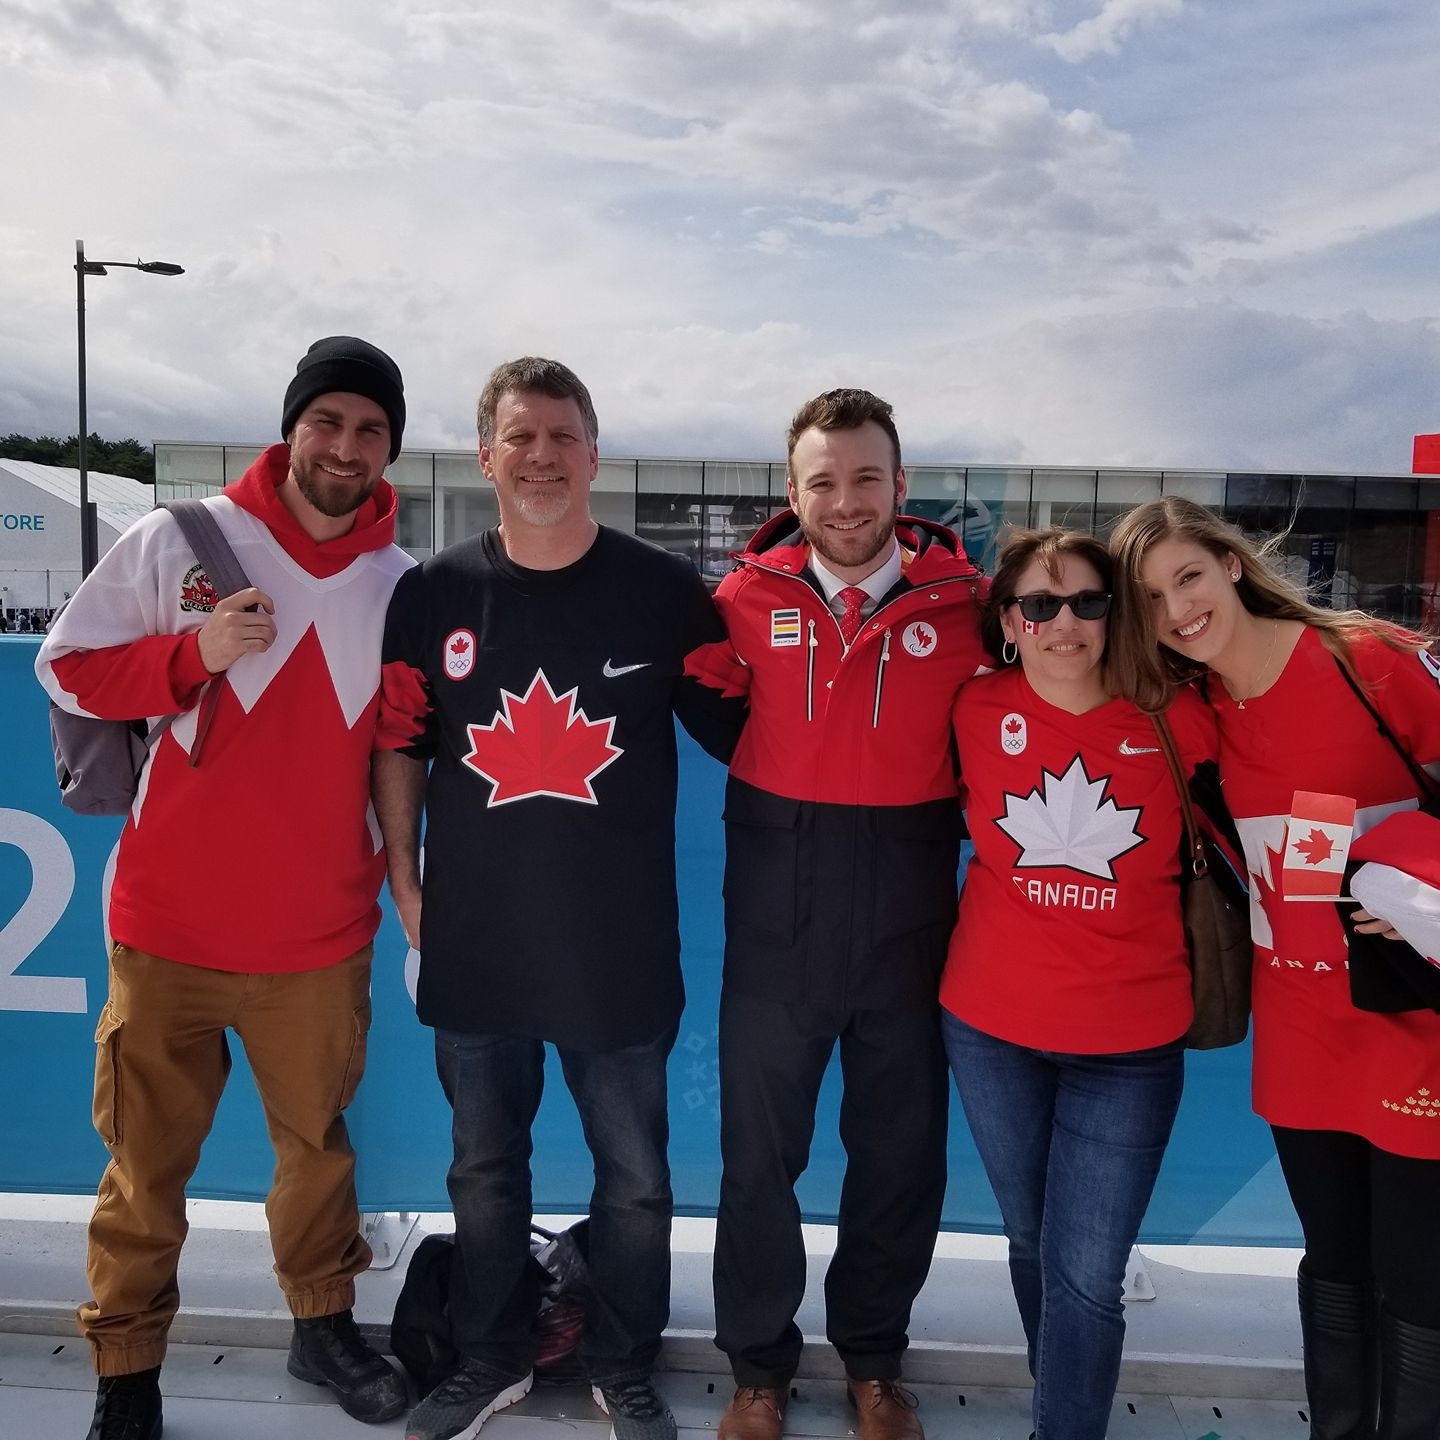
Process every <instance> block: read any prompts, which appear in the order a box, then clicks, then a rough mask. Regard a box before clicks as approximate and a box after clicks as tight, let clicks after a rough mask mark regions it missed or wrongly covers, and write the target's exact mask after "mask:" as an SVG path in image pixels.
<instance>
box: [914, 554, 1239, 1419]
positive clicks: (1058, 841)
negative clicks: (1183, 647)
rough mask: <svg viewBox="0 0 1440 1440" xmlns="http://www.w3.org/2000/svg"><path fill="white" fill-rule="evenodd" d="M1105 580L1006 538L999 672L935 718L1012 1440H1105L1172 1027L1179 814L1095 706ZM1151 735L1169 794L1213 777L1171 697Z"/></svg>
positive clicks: (1149, 753) (956, 998)
mask: <svg viewBox="0 0 1440 1440" xmlns="http://www.w3.org/2000/svg"><path fill="white" fill-rule="evenodd" d="M1110 578H1111V567H1110V558H1109V555H1108V554H1107V552H1106V549H1105V546H1104V545H1103V544H1102V543H1101V542H1100V541H1098V540H1096V539H1094V538H1093V537H1092V536H1089V535H1083V534H1078V533H1076V532H1074V531H1066V530H1061V529H1045V530H1025V531H1019V532H1018V533H1015V534H1013V535H1012V536H1011V537H1010V538H1009V539H1008V541H1007V543H1006V544H1005V545H1004V546H1003V548H1002V550H1001V552H1000V555H999V558H998V565H997V569H996V572H995V577H994V581H993V583H992V586H991V593H990V599H989V602H988V608H987V611H986V614H985V616H984V619H983V621H982V625H983V627H984V633H985V635H986V639H987V642H988V645H989V648H990V649H991V650H992V652H993V653H995V654H996V655H997V656H998V655H1002V653H1003V660H1004V662H1005V663H1004V666H1003V668H1002V669H1000V670H999V671H997V672H996V673H995V674H993V675H987V676H984V677H982V678H980V679H977V680H972V681H970V682H969V683H968V684H966V685H965V686H963V687H962V689H961V691H960V696H959V699H958V700H957V702H956V705H955V712H954V726H955V737H956V741H957V744H958V747H959V753H960V769H961V773H962V775H963V777H964V785H965V789H966V792H967V799H966V814H967V821H968V825H969V829H970V834H971V837H972V839H973V840H974V844H975V856H974V859H973V860H972V861H971V864H970V868H969V871H968V872H967V875H966V880H965V888H964V892H963V894H962V896H961V900H960V909H959V915H958V919H957V923H956V929H955V932H954V935H953V937H952V939H951V943H950V948H949V953H948V957H947V959H946V964H945V972H944V978H943V980H942V982H941V991H940V1000H941V1005H942V1007H943V1012H942V1016H941V1023H942V1027H943V1033H944V1037H945V1046H946V1051H947V1053H948V1056H949V1059H950V1065H951V1069H952V1071H953V1073H954V1077H955V1083H956V1087H957V1089H958V1090H959V1093H960V1099H961V1102H962V1103H963V1105H964V1107H965V1114H966V1116H967V1118H968V1119H969V1122H970V1130H971V1134H972V1135H973V1136H974V1138H975V1144H976V1147H977V1149H978V1150H979V1152H980V1158H981V1160H982V1161H983V1162H984V1165H985V1170H986V1174H987V1175H988V1176H989V1179H990V1184H991V1186H992V1188H993V1189H994V1191H995V1196H996V1199H997V1200H998V1202H999V1205H1000V1212H1001V1216H1002V1218H1003V1221H1004V1226H1005V1234H1006V1236H1007V1237H1008V1239H1009V1242H1010V1275H1011V1281H1012V1284H1013V1287H1014V1291H1015V1300H1016V1304H1017V1306H1018V1307H1019V1311H1020V1318H1021V1322H1022V1324H1023V1325H1024V1328H1025V1338H1026V1342H1027V1346H1028V1352H1029V1353H1028V1358H1029V1362H1030V1372H1031V1374H1032V1376H1033V1377H1034V1380H1035V1391H1034V1400H1033V1410H1032V1413H1033V1417H1034V1428H1035V1435H1036V1440H1103V1437H1104V1435H1105V1432H1106V1427H1107V1425H1108V1423H1109V1419H1110V1408H1111V1405H1112V1403H1113V1401H1114V1396H1115V1388H1116V1384H1117V1381H1118V1379H1119V1373H1120V1355H1121V1348H1122V1346H1123V1343H1124V1336H1125V1315H1124V1307H1123V1304H1122V1301H1121V1295H1122V1292H1123V1289H1124V1277H1125V1265H1126V1262H1127V1260H1128V1258H1129V1254H1130V1248H1131V1246H1132V1245H1133V1244H1134V1242H1135V1237H1136V1235H1137V1234H1138V1232H1139V1229H1140V1222H1141V1219H1142V1217H1143V1216H1144V1213H1145V1208H1146V1206H1147V1204H1148V1203H1149V1200H1150V1194H1151V1191H1152V1190H1153V1189H1154V1186H1155V1178H1156V1175H1157V1173H1158V1172H1159V1169H1160V1161H1161V1158H1162V1157H1163V1155H1164V1153H1165V1146H1166V1143H1167V1142H1168V1140H1169V1138H1170V1130H1171V1126H1172V1124H1173V1122H1174V1119H1175V1111H1176V1109H1177V1107H1178V1106H1179V1103H1180V1092H1181V1088H1182V1085H1183V1082H1184V1065H1185V1061H1184V1043H1185V1041H1184V1037H1185V1033H1186V1030H1187V1029H1188V1027H1189V1025H1190V1022H1191V1015H1192V1005H1191V999H1190V976H1189V968H1188V965H1187V959H1186V949H1185V936H1184V932H1183V929H1182V924H1181V912H1180V887H1179V880H1180V868H1181V864H1180V857H1181V851H1182V845H1181V836H1182V828H1183V822H1182V818H1181V810H1180V799H1179V792H1178V789H1177V785H1176V782H1175V779H1174V777H1173V776H1172V773H1171V770H1170V766H1169V763H1168V762H1167V760H1166V757H1165V753H1164V750H1163V749H1162V746H1161V741H1160V737H1159V735H1158V734H1157V731H1156V727H1155V723H1154V721H1153V720H1152V718H1151V716H1149V715H1147V714H1145V713H1144V712H1142V711H1141V710H1140V709H1139V708H1138V707H1137V706H1136V705H1135V704H1134V703H1133V702H1132V701H1131V700H1129V699H1127V698H1124V697H1123V696H1121V695H1119V694H1117V693H1116V690H1115V686H1114V685H1113V683H1112V677H1111V673H1110V665H1109V654H1108V645H1107V621H1109V622H1111V623H1113V615H1114V612H1113V610H1112V600H1111V584H1110ZM1167 718H1168V724H1169V727H1170V731H1171V734H1172V735H1173V737H1174V740H1175V742H1176V746H1177V748H1178V751H1179V756H1180V762H1181V770H1182V773H1183V775H1184V776H1185V778H1186V781H1187V783H1188V782H1189V780H1190V777H1191V776H1192V775H1194V773H1195V772H1196V771H1197V770H1199V771H1204V770H1205V769H1206V768H1207V767H1208V769H1209V770H1210V771H1211V772H1213V770H1214V761H1215V754H1216V739H1215V726H1214V721H1213V718H1212V717H1211V716H1210V714H1209V712H1208V710H1207V709H1206V707H1205V706H1204V705H1203V704H1202V703H1201V702H1200V701H1199V700H1198V699H1197V697H1195V696H1193V695H1181V696H1180V697H1179V698H1178V699H1177V701H1176V703H1175V704H1174V705H1172V706H1171V707H1170V709H1169V712H1168V717H1167ZM1212 789H1213V786H1212Z"/></svg>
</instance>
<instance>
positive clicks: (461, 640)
mask: <svg viewBox="0 0 1440 1440" xmlns="http://www.w3.org/2000/svg"><path fill="white" fill-rule="evenodd" d="M469 648H470V642H469V641H468V640H467V639H466V638H465V637H464V636H463V635H457V636H456V637H455V638H454V639H453V640H452V641H451V642H450V649H451V652H452V653H453V654H456V655H463V654H464V653H465V652H466V651H467V650H468V649H469Z"/></svg>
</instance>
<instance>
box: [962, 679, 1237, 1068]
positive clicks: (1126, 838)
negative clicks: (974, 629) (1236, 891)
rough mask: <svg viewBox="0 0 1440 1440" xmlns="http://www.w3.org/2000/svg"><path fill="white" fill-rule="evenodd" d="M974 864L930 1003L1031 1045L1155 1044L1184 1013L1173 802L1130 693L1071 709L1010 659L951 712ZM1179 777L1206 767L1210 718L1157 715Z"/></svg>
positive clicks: (1188, 710)
mask: <svg viewBox="0 0 1440 1440" xmlns="http://www.w3.org/2000/svg"><path fill="white" fill-rule="evenodd" d="M954 713H955V737H956V740H957V743H958V745H959V749H960V773H961V776H962V777H963V780H964V784H965V787H966V790H967V791H968V793H969V801H968V805H967V809H966V818H967V821H968V823H969V827H970V834H971V837H972V839H973V840H974V842H975V858H974V859H973V860H972V861H971V863H970V868H969V870H968V871H967V872H966V876H965V889H964V892H963V893H962V895H961V897H960V915H959V922H958V924H957V925H956V927H955V932H954V934H953V935H952V937H951V940H950V949H949V954H948V956H947V958H946V962H945V974H944V978H943V980H942V981H941V989H940V1003H941V1004H942V1005H944V1007H945V1008H946V1009H947V1010H948V1011H950V1013H951V1014H953V1015H957V1016H959V1017H960V1019H962V1020H964V1021H965V1022H966V1024H968V1025H973V1026H975V1028H976V1029H978V1030H983V1031H984V1032H985V1033H986V1034H988V1035H994V1036H996V1037H998V1038H999V1039H1001V1040H1009V1041H1011V1042H1013V1043H1015V1044H1018V1045H1026V1046H1030V1047H1033V1048H1035V1049H1041V1050H1058V1051H1065V1052H1068V1053H1071V1054H1119V1053H1122V1052H1124V1051H1129V1050H1144V1049H1149V1048H1150V1047H1152V1046H1155V1045H1164V1044H1167V1043H1168V1042H1169V1041H1171V1040H1174V1039H1176V1038H1177V1037H1178V1036H1180V1035H1183V1034H1184V1033H1185V1031H1186V1030H1187V1029H1188V1028H1189V1025H1190V1020H1191V1018H1192V1007H1191V1002H1190V971H1189V966H1188V963H1187V959H1186V953H1185V936H1184V931H1183V929H1182V927H1181V919H1180V890H1179V881H1180V849H1181V846H1180V836H1181V830H1182V821H1181V817H1180V801H1179V797H1178V796H1177V794H1176V792H1175V782H1174V780H1173V779H1172V778H1171V774H1170V767H1169V766H1168V765H1167V764H1166V763H1165V756H1164V753H1163V752H1162V751H1161V749H1160V742H1159V739H1158V738H1157V736H1156V734H1155V729H1154V726H1153V725H1152V723H1151V721H1150V720H1149V719H1148V718H1147V717H1146V716H1145V715H1143V714H1142V713H1141V712H1140V711H1139V710H1138V709H1137V708H1136V707H1135V706H1134V705H1132V704H1131V703H1130V702H1129V701H1127V700H1111V701H1109V702H1107V703H1106V704H1104V705H1102V706H1100V707H1099V708H1098V709H1095V710H1090V711H1087V712H1086V713H1085V714H1083V715H1071V714H1070V713H1069V712H1068V711H1065V710H1060V709H1057V708H1056V707H1055V706H1053V705H1051V704H1049V703H1048V702H1047V701H1045V700H1042V699H1041V698H1040V696H1039V695H1037V694H1036V693H1035V691H1034V689H1032V687H1031V685H1030V682H1029V681H1028V680H1026V678H1025V675H1024V672H1023V671H1022V670H1021V668H1020V667H1019V666H1018V665H1017V666H1013V667H1011V668H1010V669H1007V670H1003V671H1001V672H999V673H998V674H995V675H988V676H984V677H982V678H981V679H978V680H972V681H970V682H969V683H968V684H967V685H966V686H965V687H964V688H963V689H962V690H961V691H960V697H959V699H958V701H957V702H956V704H955V712H954ZM1169 721H1170V728H1171V730H1172V732H1173V733H1174V736H1175V743H1176V746H1177V748H1178V749H1179V751H1180V758H1181V764H1182V767H1183V769H1184V771H1185V774H1186V775H1187V777H1188V776H1189V775H1190V774H1191V773H1193V771H1194V769H1195V768H1196V766H1198V765H1200V764H1202V763H1204V762H1205V761H1209V762H1210V763H1211V765H1212V766H1213V764H1214V761H1215V758H1216V736H1215V722H1214V719H1213V717H1212V716H1211V714H1210V712H1209V710H1208V709H1207V707H1206V706H1205V704H1204V703H1203V702H1202V701H1201V700H1200V698H1199V697H1198V696H1197V695H1195V694H1193V693H1192V692H1190V691H1185V692H1182V693H1181V694H1180V695H1179V696H1178V697H1177V699H1176V701H1175V703H1174V705H1172V706H1171V708H1170V712H1169Z"/></svg>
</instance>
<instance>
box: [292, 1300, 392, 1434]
mask: <svg viewBox="0 0 1440 1440" xmlns="http://www.w3.org/2000/svg"><path fill="white" fill-rule="evenodd" d="M286 1369H288V1370H289V1372H290V1373H291V1374H292V1375H293V1376H294V1377H295V1378H296V1379H297V1380H308V1381H309V1382H310V1384H312V1385H328V1386H329V1387H330V1389H331V1390H333V1391H334V1392H335V1398H336V1399H337V1400H339V1402H340V1408H341V1409H342V1410H343V1411H344V1412H345V1413H346V1414H347V1415H349V1416H350V1417H351V1419H353V1420H363V1421H364V1422H365V1423H366V1424H367V1425H373V1424H378V1423H379V1422H380V1421H382V1420H393V1419H394V1418H395V1417H396V1416H397V1415H399V1414H400V1413H401V1411H403V1410H404V1409H405V1401H406V1395H405V1382H404V1381H403V1380H402V1379H401V1378H400V1377H399V1376H398V1375H397V1374H396V1373H395V1371H394V1370H392V1369H391V1368H390V1365H389V1363H388V1362H387V1361H386V1360H385V1358H384V1357H383V1356H382V1355H381V1354H380V1352H379V1351H378V1350H376V1349H375V1347H374V1346H373V1345H371V1343H370V1342H369V1341H368V1340H367V1339H366V1338H365V1337H364V1336H363V1335H362V1334H361V1333H360V1330H359V1328H358V1327H357V1326H356V1324H355V1317H354V1315H353V1314H352V1313H351V1312H350V1311H349V1310H342V1311H340V1313H339V1314H337V1315H321V1316H319V1317H318V1318H317V1319H314V1320H297V1321H296V1322H295V1334H294V1335H293V1336H292V1337H291V1339H290V1358H289V1360H288V1361H287V1362H286Z"/></svg>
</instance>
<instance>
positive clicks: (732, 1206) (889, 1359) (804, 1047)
mask: <svg viewBox="0 0 1440 1440" xmlns="http://www.w3.org/2000/svg"><path fill="white" fill-rule="evenodd" d="M837 1042H838V1043H839V1046H840V1069H841V1076H842V1080H843V1083H844V1093H843V1096H842V1099H841V1104H840V1140H841V1143H842V1145H843V1146H844V1149H845V1155H846V1166H845V1179H844V1183H843V1185H842V1187H841V1192H840V1213H839V1232H838V1235H837V1239H836V1245H835V1254H834V1256H833V1258H832V1259H831V1262H830V1267H829V1269H828V1271H827V1272H826V1276H825V1314H826V1335H827V1337H828V1339H829V1340H830V1343H831V1344H832V1345H834V1346H835V1348H836V1350H837V1351H838V1352H839V1355H840V1358H841V1361H842V1362H843V1363H844V1366H845V1371H846V1374H847V1375H849V1376H850V1378H851V1379H854V1380H894V1379H898V1378H899V1375H900V1359H901V1356H902V1354H903V1353H904V1350H905V1347H906V1345H907V1344H908V1335H907V1331H908V1329H909V1325H910V1310H911V1306H912V1305H913V1304H914V1301H915V1297H916V1295H917V1294H918V1293H919V1291H920V1287H921V1286H922V1285H923V1284H924V1283H925V1277H926V1275H927V1274H928V1273H929V1269H930V1261H931V1258H932V1256H933V1255H934V1251H935V1237H936V1233H937V1231H938V1229H939V1225H940V1213H941V1207H942V1205H943V1203H944V1199H945V1159H946V1156H945V1151H946V1138H947V1124H946V1122H947V1114H948V1104H949V1074H948V1071H947V1070H946V1065H945V1050H944V1046H943V1044H942V1042H941V1038H940V1020H939V1009H938V1006H934V1005H927V1006H914V1007H897V1008H895V1009H886V1010H853V1011H848V1012H839V1013H830V1014H823V1013H820V1012H818V1011H817V1010H816V1009H815V1008H814V1007H811V1006H802V1005H785V1004H780V1003H778V1002H775V1001H771V1000H766V999H762V998H760V997H758V996H755V995H748V994H743V993H740V992H737V991H735V990H734V989H732V988H731V987H729V986H727V987H726V988H725V989H724V991H723V992H722V995H721V1001H720V1151H721V1158H722V1160H723V1162H724V1173H723V1176H722V1179H721V1182H720V1208H719V1214H718V1218H717V1221H716V1230H715V1324H716V1336H715V1343H716V1344H717V1345H718V1346H719V1347H720V1349H722V1350H723V1351H725V1353H726V1354H727V1355H728V1356H729V1357H730V1365H731V1369H732V1370H733V1372H734V1375H735V1380H736V1383H737V1384H739V1385H767V1386H775V1387H784V1386H785V1385H787V1384H788V1383H789V1381H790V1378H791V1377H792V1376H793V1375H794V1373H795V1369H796V1366H797V1365H798V1363H799V1359H800V1347H801V1335H800V1331H799V1328H798V1327H797V1326H796V1324H795V1312H796V1310H797V1309H798V1308H799V1306H800V1301H801V1299H802V1298H803V1296H804V1293H805V1244H804V1239H803V1237H802V1235H801V1230H800V1223H801V1216H800V1206H799V1202H798V1201H797V1199H796V1195H795V1183H796V1181H797V1180H798V1179H799V1178H800V1176H801V1175H802V1174H803V1173H804V1171H805V1168H806V1166H807V1165H808V1164H809V1160H810V1143H811V1139H812V1137H813V1135H814V1131H815V1105H816V1100H817V1097H818V1095H819V1090H820V1082H821V1079H822V1077H823V1075H824V1073H825V1067H826V1065H827V1063H828V1062H829V1059H830V1056H831V1054H832V1053H833V1051H834V1049H835V1046H836V1043H837Z"/></svg>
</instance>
